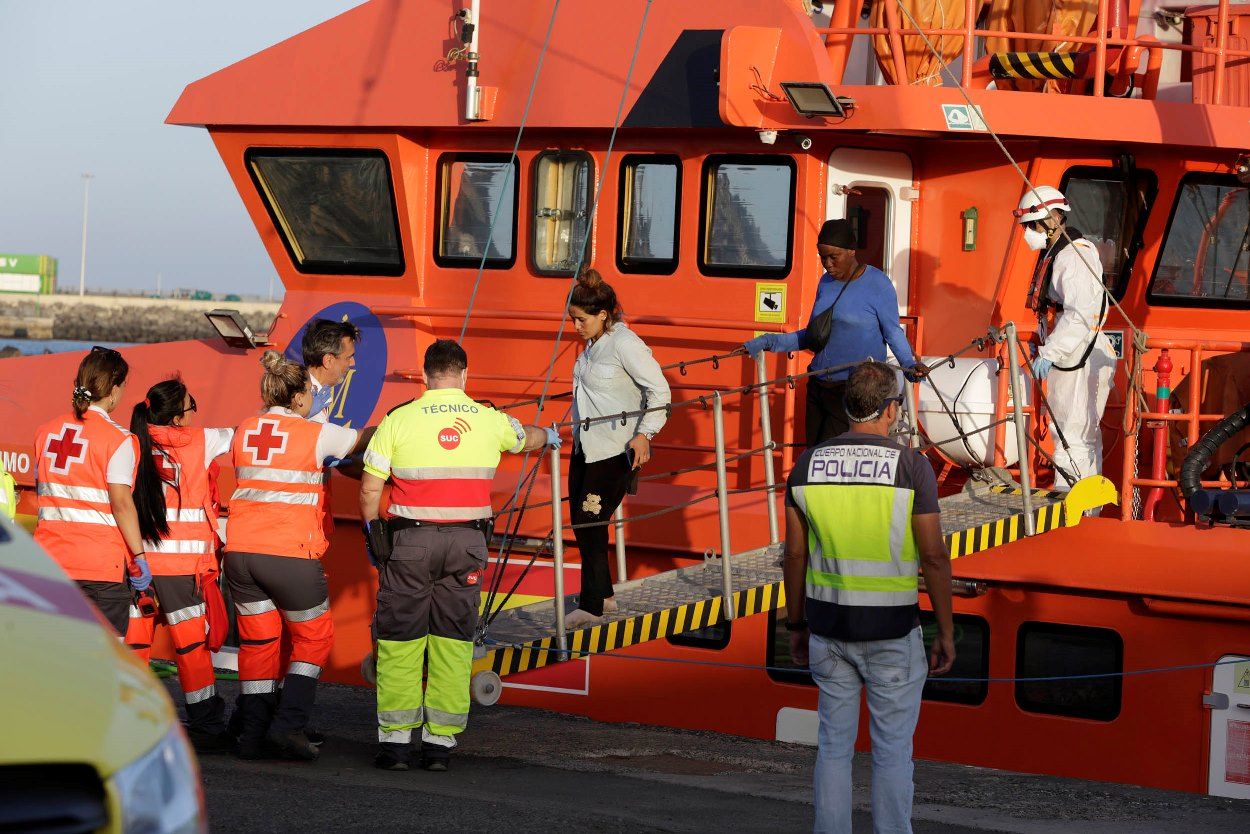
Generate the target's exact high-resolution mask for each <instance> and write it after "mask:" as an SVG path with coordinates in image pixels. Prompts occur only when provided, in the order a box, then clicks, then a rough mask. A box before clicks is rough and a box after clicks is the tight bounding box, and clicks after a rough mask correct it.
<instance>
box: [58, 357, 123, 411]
mask: <svg viewBox="0 0 1250 834" xmlns="http://www.w3.org/2000/svg"><path fill="white" fill-rule="evenodd" d="M128 373H130V366H129V365H127V364H126V360H125V359H123V358H122V355H121V354H120V353H118V352H117V351H115V350H113V349H112V348H102V347H93V348H92V349H91V351H90V352H89V353H88V354H87V355H86V356H84V357H83V358H82V361H81V362H79V363H78V375H77V376H76V377H74V394H73V397H72V399H71V400H70V402H71V404H72V405H73V408H74V416H75V417H76V418H78V419H79V420H81V419H82V416H83V415H84V414H86V413H87V407H88V406H90V405H91V404H92V403H93V402H99V401H100V400H102V399H104V398H105V397H107V396H108V395H109V394H111V393H113V389H114V388H116V387H117V386H118V385H121V384H122V383H123V382H125V381H126V374H128Z"/></svg>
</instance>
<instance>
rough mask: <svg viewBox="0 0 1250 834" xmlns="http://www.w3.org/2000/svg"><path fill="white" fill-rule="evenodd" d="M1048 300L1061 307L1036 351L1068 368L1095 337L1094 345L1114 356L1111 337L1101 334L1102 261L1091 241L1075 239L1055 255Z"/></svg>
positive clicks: (1102, 310) (1103, 306) (1078, 358)
mask: <svg viewBox="0 0 1250 834" xmlns="http://www.w3.org/2000/svg"><path fill="white" fill-rule="evenodd" d="M1047 295H1049V296H1050V300H1051V301H1053V302H1055V303H1056V304H1060V305H1062V306H1063V312H1061V313H1060V314H1059V317H1058V318H1057V319H1055V328H1054V330H1053V331H1052V332H1050V333H1048V334H1045V338H1044V341H1043V343H1042V346H1041V347H1040V348H1038V351H1037V352H1038V354H1040V355H1041V356H1044V357H1045V358H1047V359H1049V360H1050V361H1051V362H1054V363H1055V364H1056V365H1060V366H1064V367H1069V366H1072V365H1075V364H1077V363H1078V362H1080V361H1081V358H1082V357H1083V356H1084V355H1085V351H1086V349H1087V348H1088V347H1089V342H1090V339H1096V340H1097V344H1096V345H1095V347H1096V348H1097V349H1100V350H1102V351H1103V353H1106V354H1107V355H1108V356H1115V352H1114V350H1113V349H1112V347H1111V342H1110V340H1108V339H1107V337H1106V335H1104V334H1103V333H1102V324H1103V322H1102V319H1100V318H1099V314H1100V313H1103V312H1105V310H1106V306H1105V305H1104V296H1105V293H1104V291H1103V288H1102V263H1101V262H1100V261H1099V258H1098V250H1097V249H1096V248H1095V247H1094V244H1092V243H1090V242H1089V241H1088V240H1085V239H1083V238H1078V239H1077V240H1075V241H1073V242H1072V243H1071V244H1070V245H1069V246H1065V247H1064V248H1063V249H1062V250H1060V252H1059V254H1058V255H1055V261H1054V264H1053V265H1052V267H1051V273H1050V291H1049V292H1048V293H1047Z"/></svg>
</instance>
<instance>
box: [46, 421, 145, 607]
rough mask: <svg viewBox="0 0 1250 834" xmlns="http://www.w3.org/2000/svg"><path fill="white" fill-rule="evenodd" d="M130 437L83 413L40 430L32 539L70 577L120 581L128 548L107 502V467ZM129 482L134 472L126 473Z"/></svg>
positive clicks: (124, 573) (117, 426)
mask: <svg viewBox="0 0 1250 834" xmlns="http://www.w3.org/2000/svg"><path fill="white" fill-rule="evenodd" d="M124 443H131V444H134V446H135V448H136V462H137V460H138V452H137V449H138V442H137V441H136V440H135V436H134V435H133V434H131V433H130V432H128V431H126V430H125V429H124V428H122V427H121V426H119V425H118V424H117V423H114V422H113V421H112V419H110V418H109V417H108V416H107V415H105V414H103V413H101V412H99V411H95V410H89V411H87V412H86V413H85V414H83V416H82V419H81V420H79V419H77V418H76V417H74V415H73V414H66V415H64V416H62V417H58V418H57V419H55V420H52V421H50V422H48V423H44V424H43V425H42V426H40V428H39V431H38V432H37V433H36V435H35V449H36V453H37V454H38V456H39V461H38V463H37V465H36V473H37V474H36V478H37V481H38V488H37V490H36V491H37V492H38V494H39V522H38V526H36V527H35V541H37V542H39V544H40V545H41V546H42V547H43V549H44V550H46V551H48V553H50V554H51V555H52V558H54V559H56V560H57V562H58V563H60V565H61V567H62V568H64V569H65V572H66V573H68V574H69V576H70V578H71V579H76V580H80V581H83V582H121V581H123V580H124V579H125V577H126V562H127V560H129V559H130V548H128V547H127V546H126V540H125V539H123V538H122V534H121V531H120V530H118V529H117V520H116V519H115V518H114V517H113V505H112V503H111V502H110V501H109V489H108V479H107V473H108V465H109V461H110V460H112V458H113V455H114V454H115V453H116V452H117V450H118V449H119V448H121V446H122V444H124ZM130 477H131V480H132V481H133V480H134V472H133V471H132V472H131V473H130Z"/></svg>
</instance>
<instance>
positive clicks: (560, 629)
mask: <svg viewBox="0 0 1250 834" xmlns="http://www.w3.org/2000/svg"><path fill="white" fill-rule="evenodd" d="M1002 332H1003V334H1004V335H1003V337H1002V340H1003V341H1005V342H1006V344H1007V347H1006V350H1007V351H1008V352H1009V353H1010V355H1011V360H1012V361H1010V362H1009V363H1008V368H1009V373H1008V376H1009V385H1010V388H1011V391H1012V400H1013V403H1014V406H1013V414H1012V417H1011V418H1010V422H1011V423H1012V424H1013V425H1014V427H1015V433H1016V444H1017V449H1018V450H1019V456H1020V464H1019V469H1020V483H1021V487H1022V490H1021V496H1020V501H1021V508H1022V512H1023V515H1024V531H1025V535H1028V536H1031V535H1034V533H1035V529H1034V519H1033V505H1032V501H1033V496H1032V490H1031V470H1030V463H1029V447H1028V444H1029V442H1030V440H1029V437H1028V421H1027V419H1026V413H1025V412H1026V409H1025V408H1024V406H1023V400H1024V397H1023V386H1024V380H1023V376H1022V372H1021V369H1020V363H1019V361H1018V360H1019V357H1018V343H1017V339H1016V330H1015V325H1014V324H1013V323H1010V322H1009V323H1008V324H1007V325H1006V326H1005V327H1004V329H1003V331H1002ZM983 343H984V340H974V343H973V344H974V345H978V346H982V347H983ZM961 353H962V351H961ZM737 355H745V354H737ZM955 355H957V354H953V355H952V358H953V357H954V356H955ZM722 358H724V357H722ZM753 359H754V362H755V365H756V369H755V371H756V372H755V377H756V380H757V381H756V382H755V383H753V384H750V385H742V386H738V387H736V388H729V389H721V390H716V391H713V392H712V393H711V394H710V395H705V396H702V397H698V398H695V399H691V400H686V401H683V402H679V403H671V404H669V405H667V406H660V407H656V408H643V409H637V410H635V411H628V412H623V413H621V414H619V415H610V416H604V417H597V418H585V419H582V420H578V421H576V423H575V422H574V421H566V422H563V423H559V424H557V425H560V426H562V427H569V428H571V427H573V426H574V425H575V424H576V425H578V426H581V427H583V428H588V427H590V426H592V425H595V424H598V423H604V422H615V421H617V420H621V421H625V422H628V421H629V420H631V419H637V418H639V417H641V416H642V415H644V414H648V413H652V412H657V411H669V412H671V411H672V410H674V409H679V408H689V407H692V406H695V405H701V406H706V405H707V404H708V402H709V401H710V405H711V409H710V410H711V417H712V428H713V434H714V438H715V441H714V445H713V452H714V460H713V463H712V464H711V465H712V466H713V467H714V469H715V476H716V484H715V490H714V491H713V492H712V493H709V494H706V495H701V496H696V497H695V498H693V499H691V500H689V501H686V502H684V503H682V504H678V505H675V506H667V507H662V508H660V509H658V510H655V511H653V512H649V513H644V514H642V515H639V516H633V517H627V516H625V514H624V510H623V506H624V502H623V501H622V504H621V505H620V506H618V507H617V509H616V511H615V512H614V513H613V516H612V518H610V519H608V520H606V521H602V522H590V523H584V524H577V525H566V524H565V522H564V500H565V499H564V497H563V496H562V494H561V486H560V484H561V479H562V471H561V455H560V452H559V450H558V449H552V450H551V451H550V453H549V467H550V475H551V484H552V486H551V501H550V505H551V524H552V531H553V533H552V536H551V542H552V548H551V554H552V561H553V565H552V567H553V569H554V574H555V587H554V593H555V596H554V598H553V600H552V603H553V606H554V609H555V622H556V632H557V633H556V642H557V645H558V647H559V649H560V650H561V651H566V650H567V648H568V646H567V635H566V632H565V628H564V622H565V611H564V605H565V594H564V542H563V531H564V530H566V529H576V528H582V527H591V526H609V525H610V526H612V527H613V529H614V530H615V533H616V566H617V577H618V579H619V580H621V581H623V580H624V579H625V577H626V575H627V574H626V569H627V564H626V550H627V543H626V537H625V525H626V524H627V523H629V522H631V521H641V520H643V519H647V518H654V517H657V516H660V515H665V514H668V513H671V512H679V511H681V510H683V509H685V508H687V507H690V506H693V505H695V504H698V503H702V502H704V501H708V500H712V499H713V498H714V499H715V501H716V512H717V522H718V531H719V539H720V548H719V553H717V554H716V558H717V559H719V564H720V578H721V599H722V603H721V610H722V611H723V612H724V613H723V616H724V619H725V620H727V621H729V620H733V619H734V618H735V617H736V615H737V612H736V611H735V610H734V593H735V590H734V580H733V570H732V564H731V557H732V556H733V555H734V551H733V543H732V529H731V524H730V498H731V497H732V496H736V495H742V494H747V493H753V492H761V491H762V492H763V493H764V496H765V506H766V510H767V518H768V534H769V544H770V545H774V544H777V543H778V542H780V541H781V531H780V524H779V521H778V517H777V502H776V493H777V491H778V489H779V486H778V484H777V481H776V472H775V469H774V460H773V456H774V454H775V453H776V452H777V450H778V448H779V447H778V444H777V443H775V442H774V441H773V434H772V418H771V413H770V409H769V397H770V392H771V389H772V387H773V386H776V385H778V384H785V385H787V386H793V385H794V383H795V382H796V381H797V380H799V379H803V378H807V377H813V376H824V375H827V374H830V373H834V372H837V371H840V370H846V369H849V368H852V367H854V366H855V365H857V364H859V363H848V364H846V365H842V366H837V367H833V368H824V369H821V370H815V371H808V372H806V373H803V374H787V375H785V376H781V377H777V378H775V379H769V378H768V374H767V369H766V367H765V361H764V354H762V353H760V354H756V355H755V356H754V357H753ZM686 364H687V365H689V364H692V363H689V362H688V363H686ZM908 387H909V388H910V386H908ZM752 393H754V394H755V395H756V398H757V401H758V404H759V429H760V439H761V446H760V447H759V448H758V449H753V450H750V451H747V452H745V453H741V454H737V455H732V456H731V455H730V454H729V453H728V450H727V446H726V440H725V412H724V401H725V398H726V397H727V396H736V395H740V396H743V397H744V398H745V397H746V396H747V395H750V394H752ZM744 401H745V399H744ZM911 418H912V420H913V421H916V419H917V417H916V414H915V412H914V410H913V411H912V412H911ZM998 425H1000V422H999V421H996V422H992V423H989V424H987V425H986V426H982V427H980V428H979V429H976V430H975V431H973V432H969V433H967V434H976V433H979V432H984V431H990V430H992V429H995V428H996V427H997V426H998ZM955 439H958V438H952V439H951V440H947V441H942V442H943V443H948V442H952V440H955ZM937 445H940V444H928V445H927V446H926V447H925V448H926V449H927V448H932V447H934V446H937ZM755 454H762V455H763V460H764V465H763V470H764V483H763V485H762V486H758V487H757V486H751V487H747V488H743V489H730V488H729V474H728V464H729V463H730V462H731V461H738V460H743V459H748V458H751V457H753V456H754V455H755ZM707 468H708V465H706V464H705V465H702V466H694V467H689V468H687V469H683V470H675V471H676V472H677V473H683V472H693V471H698V470H704V469H707ZM672 474H674V473H664V475H672ZM656 477H662V476H648V479H655V478H656ZM530 506H531V507H535V506H541V505H539V504H531V505H530Z"/></svg>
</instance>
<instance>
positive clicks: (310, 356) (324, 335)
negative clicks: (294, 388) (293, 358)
mask: <svg viewBox="0 0 1250 834" xmlns="http://www.w3.org/2000/svg"><path fill="white" fill-rule="evenodd" d="M344 338H348V339H351V340H352V341H353V342H359V341H360V328H359V327H357V326H356V325H354V324H352V323H351V322H350V321H334V320H332V319H317V320H316V321H314V322H313V323H312V324H310V325H308V329H307V330H305V331H304V338H303V340H302V341H301V342H300V352H301V353H303V354H304V364H305V365H306V366H307V367H309V368H320V367H321V360H322V359H324V358H325V357H327V356H338V355H339V354H340V353H342V352H343V339H344Z"/></svg>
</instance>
